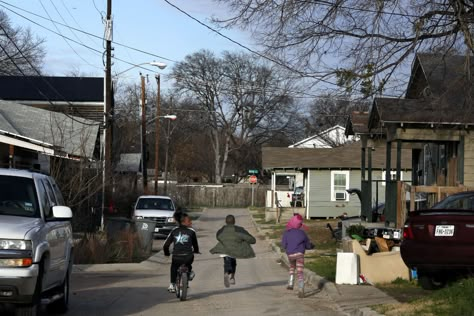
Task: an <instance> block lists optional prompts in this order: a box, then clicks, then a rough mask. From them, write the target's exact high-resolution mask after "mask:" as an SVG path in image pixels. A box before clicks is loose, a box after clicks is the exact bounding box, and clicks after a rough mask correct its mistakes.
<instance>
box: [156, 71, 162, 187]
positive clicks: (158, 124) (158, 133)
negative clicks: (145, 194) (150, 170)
mask: <svg viewBox="0 0 474 316" xmlns="http://www.w3.org/2000/svg"><path fill="white" fill-rule="evenodd" d="M155 78H156V84H157V87H158V91H157V93H156V115H155V195H157V194H158V174H159V170H158V168H159V160H160V157H159V149H160V111H161V109H160V107H161V104H160V103H161V100H160V74H156V75H155Z"/></svg>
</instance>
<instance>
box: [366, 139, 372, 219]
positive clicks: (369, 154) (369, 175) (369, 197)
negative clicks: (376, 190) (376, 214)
mask: <svg viewBox="0 0 474 316" xmlns="http://www.w3.org/2000/svg"><path fill="white" fill-rule="evenodd" d="M372 151H373V148H372V147H369V150H368V151H367V160H368V161H367V165H368V172H367V200H366V201H368V203H366V204H367V205H366V207H367V210H366V212H365V213H366V214H369V215H368V216H369V218H368V220H369V221H372Z"/></svg>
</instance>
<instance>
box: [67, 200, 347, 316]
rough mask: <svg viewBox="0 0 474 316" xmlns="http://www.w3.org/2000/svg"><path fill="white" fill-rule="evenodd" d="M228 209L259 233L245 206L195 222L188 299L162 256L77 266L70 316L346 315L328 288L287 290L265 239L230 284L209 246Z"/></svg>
mask: <svg viewBox="0 0 474 316" xmlns="http://www.w3.org/2000/svg"><path fill="white" fill-rule="evenodd" d="M228 213H232V214H234V215H236V219H237V224H238V225H241V226H244V227H245V228H247V229H248V230H249V231H250V232H251V233H252V234H255V235H257V232H256V230H255V228H254V227H253V225H252V222H251V219H250V217H249V215H248V211H247V210H246V209H232V210H225V209H210V210H207V211H206V212H205V213H204V214H203V215H202V216H201V217H200V219H199V220H198V221H195V222H194V227H195V229H196V230H197V234H198V238H199V243H200V247H201V252H202V254H201V255H198V256H196V260H195V263H194V266H193V268H194V270H195V272H196V277H195V279H194V280H193V281H192V283H191V285H190V286H191V287H190V291H189V297H188V301H185V302H180V301H179V300H178V299H177V298H176V296H175V295H174V294H170V293H168V292H167V291H166V288H167V286H168V284H169V259H168V258H165V257H162V255H161V254H158V255H155V256H154V257H153V258H152V261H153V262H150V261H147V262H144V263H141V264H118V265H96V266H90V267H85V268H84V267H78V269H76V272H75V273H74V274H73V279H72V281H73V282H72V295H71V303H70V311H69V312H68V313H67V315H71V316H73V315H78V316H79V315H80V316H83V315H88V316H92V315H117V316H121V315H158V314H159V315H166V314H174V315H286V314H288V313H293V314H295V315H314V314H315V313H316V314H317V315H343V313H342V312H340V311H338V309H337V307H336V305H335V304H334V303H333V301H332V300H331V299H330V298H329V296H328V295H327V294H326V292H324V291H323V292H319V291H317V290H316V291H314V290H313V291H311V290H310V291H309V293H308V296H307V297H306V298H304V299H299V298H297V292H296V291H293V292H290V291H288V290H286V289H285V284H286V278H287V274H286V269H284V268H283V267H281V266H280V265H279V264H278V263H277V256H276V255H275V254H274V253H273V252H272V251H271V250H270V247H269V245H268V243H267V242H266V241H265V240H260V239H259V240H258V241H257V244H256V245H255V246H254V249H255V251H256V253H257V258H254V259H248V260H239V261H238V266H237V275H236V281H237V284H236V285H235V286H232V287H231V288H225V287H224V285H223V268H222V259H221V258H219V257H218V256H215V255H211V254H210V253H209V249H210V248H211V247H212V246H214V244H215V243H216V240H215V232H216V231H217V229H218V228H219V227H220V226H221V225H222V224H223V222H224V217H225V216H226V215H227V214H228ZM158 242H160V241H158ZM161 242H162V241H161ZM155 247H156V245H155ZM80 270H82V271H80Z"/></svg>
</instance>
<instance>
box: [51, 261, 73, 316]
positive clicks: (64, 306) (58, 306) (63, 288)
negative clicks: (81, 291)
mask: <svg viewBox="0 0 474 316" xmlns="http://www.w3.org/2000/svg"><path fill="white" fill-rule="evenodd" d="M70 278H71V273H70V269H68V271H67V272H66V276H65V278H64V281H63V283H62V284H61V285H60V286H59V287H58V289H57V291H56V293H58V294H60V295H62V297H61V298H60V299H58V300H57V301H54V302H52V303H51V304H49V305H48V311H51V312H53V313H57V314H64V313H66V312H67V310H68V307H69V292H70V287H69V286H70Z"/></svg>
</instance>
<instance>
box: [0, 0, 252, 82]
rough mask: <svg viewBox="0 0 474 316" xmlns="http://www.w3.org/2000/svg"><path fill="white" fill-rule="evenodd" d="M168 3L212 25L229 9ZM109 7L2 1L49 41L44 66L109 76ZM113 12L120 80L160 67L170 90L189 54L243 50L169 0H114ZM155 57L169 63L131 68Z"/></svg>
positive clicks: (243, 38)
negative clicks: (176, 67) (105, 21)
mask: <svg viewBox="0 0 474 316" xmlns="http://www.w3.org/2000/svg"><path fill="white" fill-rule="evenodd" d="M169 2H171V3H172V4H173V5H175V6H177V7H179V8H180V9H181V10H183V11H185V12H187V13H188V14H189V15H191V16H193V17H195V18H196V19H198V20H200V21H201V22H204V23H205V24H207V25H209V26H211V27H214V26H213V25H212V24H211V23H210V21H209V19H210V17H211V16H216V17H221V18H222V17H225V16H228V14H229V13H228V10H227V8H225V7H224V6H222V5H218V4H217V3H215V2H214V1H213V0H169ZM106 6H107V1H106V0H33V1H32V0H0V9H2V10H3V11H5V12H6V13H7V14H8V16H9V18H10V20H11V22H12V24H13V25H14V26H21V27H29V28H30V29H31V30H32V31H33V33H34V34H35V35H37V36H39V37H41V38H43V39H44V40H45V41H46V42H45V44H44V47H45V49H46V57H45V60H44V68H43V71H44V73H45V74H48V75H54V76H65V75H69V74H71V73H76V74H77V73H79V74H81V75H86V76H103V75H104V66H103V57H102V53H103V52H104V46H103V41H102V40H101V38H102V37H103V34H104V24H103V23H102V16H103V17H105V14H106V9H107V7H106ZM6 8H8V9H10V10H11V11H10V10H7V9H6ZM12 11H14V12H16V13H17V14H15V13H14V12H12ZM20 15H21V16H20ZM112 15H113V41H114V42H116V44H113V48H114V51H113V55H114V57H115V59H114V60H113V65H112V73H113V75H117V74H119V76H118V77H119V78H120V79H121V80H126V81H133V80H137V83H138V82H139V73H140V72H143V73H147V74H150V75H152V74H153V73H154V72H155V73H156V72H159V73H160V75H161V76H162V80H161V83H162V86H161V87H162V89H167V88H169V87H170V85H169V84H167V82H166V77H167V74H168V73H169V72H170V70H171V68H172V67H173V65H174V64H175V62H179V61H183V60H184V58H185V56H187V55H190V54H193V53H195V52H197V51H199V50H201V49H208V50H211V51H213V52H214V53H215V54H216V55H220V54H221V53H222V52H223V51H225V50H228V51H238V50H242V48H241V47H240V46H238V45H237V44H235V43H232V42H231V41H229V40H227V39H225V38H223V37H222V36H220V35H218V34H216V33H215V32H213V31H211V30H209V29H208V28H206V27H205V26H202V25H200V24H199V23H198V22H196V21H194V20H193V19H191V18H190V17H188V16H186V15H185V14H183V13H182V12H180V11H179V10H177V9H176V8H174V7H173V6H171V5H169V4H168V3H166V2H165V1H164V0H133V1H132V0H112ZM51 20H53V21H54V22H52V21H51ZM32 21H33V22H32ZM61 24H63V25H61ZM64 25H67V26H69V27H67V26H64ZM71 27H72V28H75V29H77V30H73V29H71ZM78 30H82V31H84V32H86V33H90V34H93V35H96V36H97V37H99V38H96V37H93V36H90V35H87V34H84V33H82V32H80V31H78ZM221 32H222V33H223V34H225V35H226V36H228V37H230V38H232V39H233V40H235V41H237V42H239V43H241V44H243V45H245V46H248V47H250V48H252V49H255V48H256V46H255V45H252V40H251V37H250V35H249V34H247V33H245V32H242V31H238V30H221ZM55 33H56V34H55ZM64 37H68V38H70V39H71V40H73V41H71V40H67V39H65V38H64ZM119 44H124V45H127V46H130V47H132V48H135V49H138V50H141V51H144V52H147V53H150V54H145V53H141V52H137V51H134V50H132V49H128V48H125V47H123V46H121V45H119ZM94 50H95V51H94ZM152 61H157V62H165V63H166V64H167V67H166V68H165V69H164V70H159V69H158V68H157V67H153V66H148V65H147V66H144V67H146V68H147V69H148V70H145V69H141V68H138V67H135V68H132V69H130V70H128V69H129V68H131V67H133V66H131V64H133V65H137V64H142V63H149V62H152ZM127 62H128V63H130V64H127ZM122 72H123V73H122Z"/></svg>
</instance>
